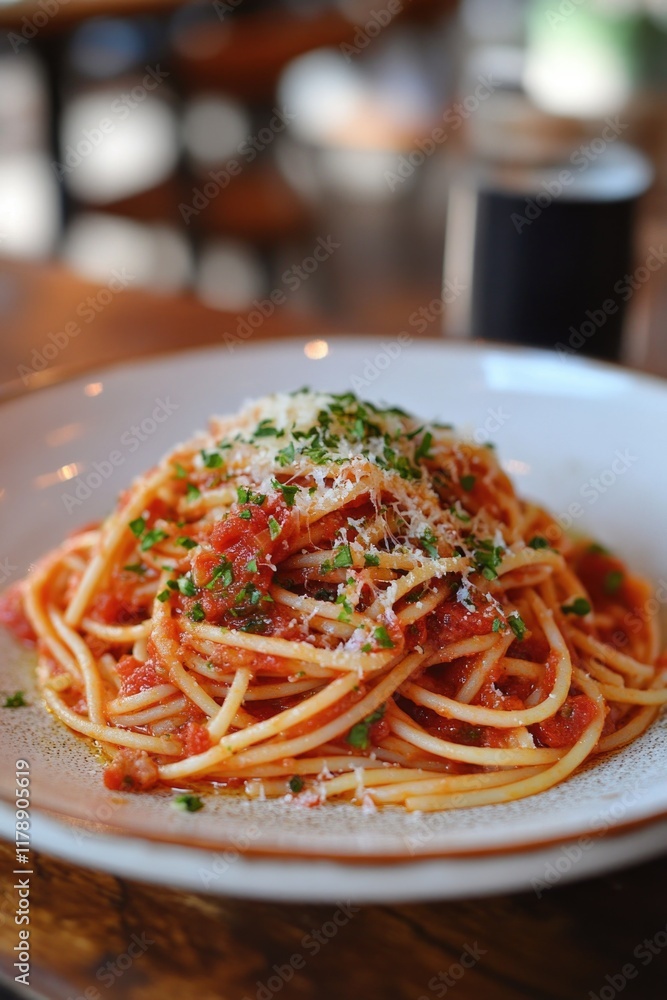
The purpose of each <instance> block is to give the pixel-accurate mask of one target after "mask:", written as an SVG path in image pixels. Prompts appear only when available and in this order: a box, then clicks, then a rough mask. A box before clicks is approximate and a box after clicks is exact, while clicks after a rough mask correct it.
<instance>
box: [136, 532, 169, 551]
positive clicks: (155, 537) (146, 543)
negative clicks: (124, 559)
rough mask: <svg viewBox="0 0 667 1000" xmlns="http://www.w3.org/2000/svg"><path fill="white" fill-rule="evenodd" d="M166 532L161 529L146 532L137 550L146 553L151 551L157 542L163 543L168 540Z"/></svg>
mask: <svg viewBox="0 0 667 1000" xmlns="http://www.w3.org/2000/svg"><path fill="white" fill-rule="evenodd" d="M168 537H169V536H168V534H167V532H166V531H162V529H161V528H152V529H151V531H147V532H146V534H145V535H144V537H143V538H142V539H141V545H140V546H139V548H140V549H141V551H142V552H148V550H149V549H152V548H153V546H154V545H157V543H158V542H163V541H164V540H165V538H168Z"/></svg>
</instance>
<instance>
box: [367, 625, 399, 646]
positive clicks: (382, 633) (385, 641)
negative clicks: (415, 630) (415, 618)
mask: <svg viewBox="0 0 667 1000" xmlns="http://www.w3.org/2000/svg"><path fill="white" fill-rule="evenodd" d="M373 637H374V638H375V641H376V642H377V644H378V646H380V648H381V649H394V648H395V646H396V643H395V642H392V639H391V636H390V635H389V633H388V632H387V630H386V628H385V627H384V625H378V627H377V628H376V629H375V630H374V632H373Z"/></svg>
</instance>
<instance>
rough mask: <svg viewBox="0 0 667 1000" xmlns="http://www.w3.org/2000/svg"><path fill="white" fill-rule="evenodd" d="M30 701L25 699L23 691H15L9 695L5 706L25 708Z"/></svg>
mask: <svg viewBox="0 0 667 1000" xmlns="http://www.w3.org/2000/svg"><path fill="white" fill-rule="evenodd" d="M27 704H28V702H27V701H26V700H25V695H24V692H23V691H15V692H14V694H10V695H7V697H6V698H5V701H4V704H3V706H2V707H3V708H25V707H26V706H27Z"/></svg>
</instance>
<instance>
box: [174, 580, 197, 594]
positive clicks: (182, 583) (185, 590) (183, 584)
mask: <svg viewBox="0 0 667 1000" xmlns="http://www.w3.org/2000/svg"><path fill="white" fill-rule="evenodd" d="M176 586H177V587H178V589H179V590H180V592H181V594H183V596H184V597H194V596H195V594H196V593H197V588H196V587H195V585H194V583H193V582H192V578H191V577H189V576H179V578H178V580H177V581H176Z"/></svg>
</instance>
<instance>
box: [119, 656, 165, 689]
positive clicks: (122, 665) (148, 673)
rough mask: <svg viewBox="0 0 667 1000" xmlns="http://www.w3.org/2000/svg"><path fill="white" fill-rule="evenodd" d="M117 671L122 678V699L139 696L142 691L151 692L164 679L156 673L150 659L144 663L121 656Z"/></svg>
mask: <svg viewBox="0 0 667 1000" xmlns="http://www.w3.org/2000/svg"><path fill="white" fill-rule="evenodd" d="M117 670H118V673H119V674H120V677H121V685H120V692H119V693H120V695H121V697H127V696H128V695H131V694H139V693H140V692H141V691H150V689H151V688H153V687H156V686H157V685H158V684H160V683H162V678H161V677H160V676H159V675H158V673H157V672H156V669H155V664H154V663H153V662H152V660H150V659H148V660H146V662H145V663H142V662H141V660H137V659H135V658H134V656H121V658H120V660H119V661H118V667H117Z"/></svg>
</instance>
